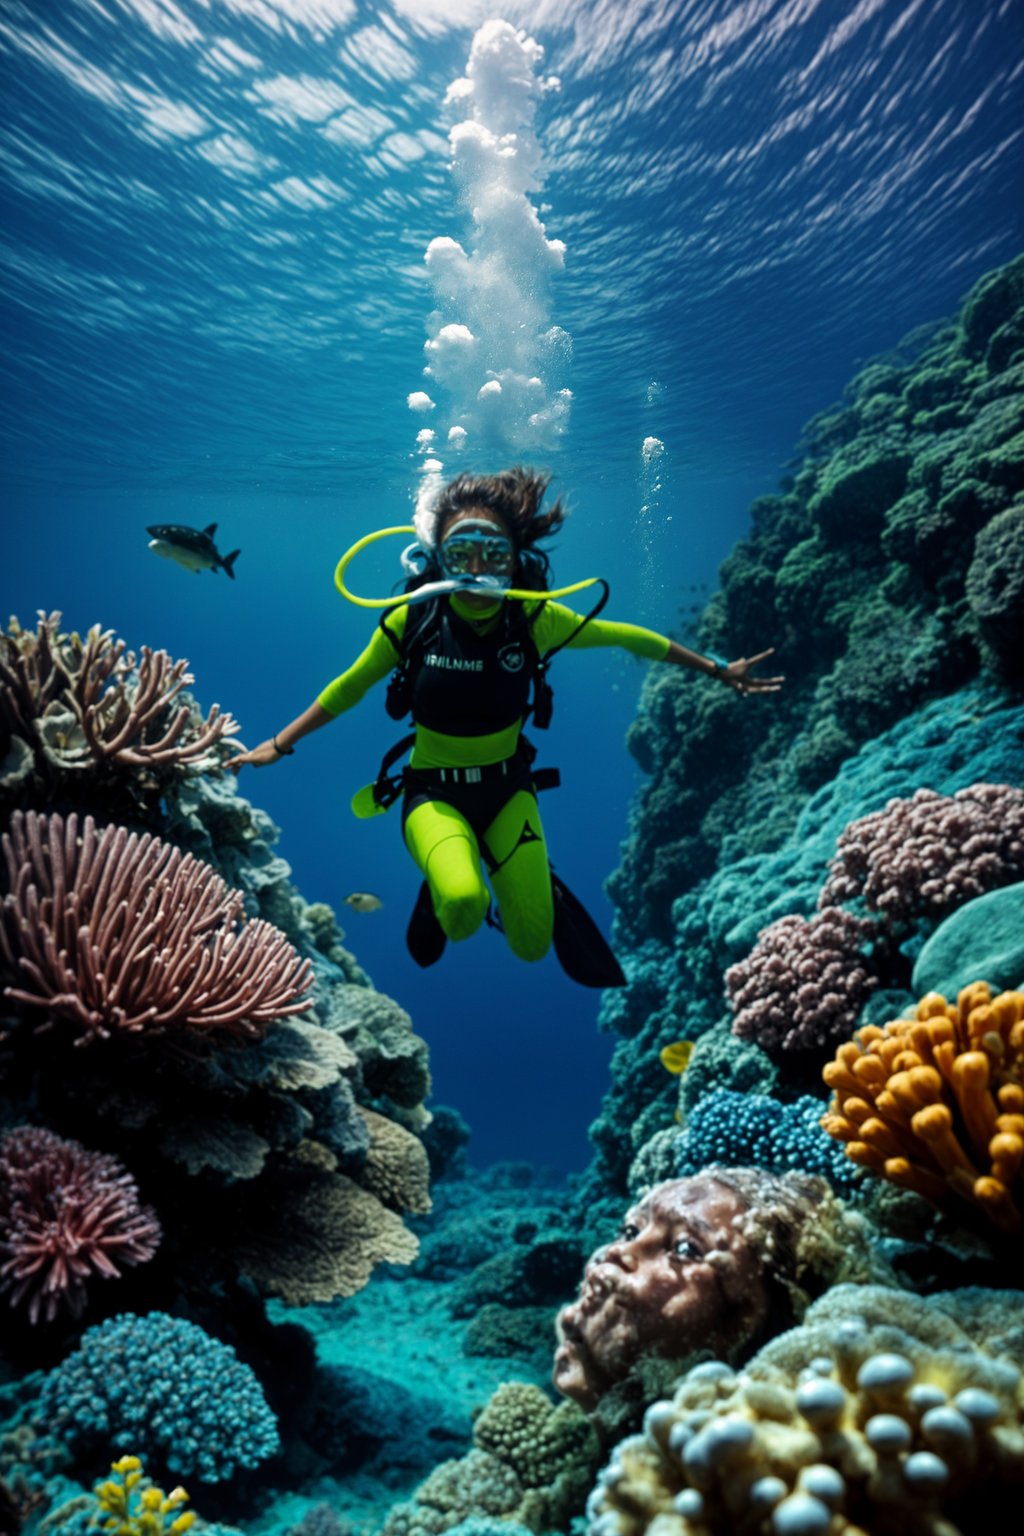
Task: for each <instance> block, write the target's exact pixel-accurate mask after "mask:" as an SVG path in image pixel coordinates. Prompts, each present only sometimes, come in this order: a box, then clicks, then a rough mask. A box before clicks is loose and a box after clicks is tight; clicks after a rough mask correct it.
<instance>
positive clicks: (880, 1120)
mask: <svg viewBox="0 0 1024 1536" xmlns="http://www.w3.org/2000/svg"><path fill="white" fill-rule="evenodd" d="M823 1075H824V1078H825V1082H826V1083H827V1084H828V1086H829V1087H830V1088H831V1089H832V1090H833V1093H834V1097H833V1100H832V1104H831V1107H830V1110H829V1113H828V1114H827V1115H826V1116H825V1118H824V1120H823V1121H822V1124H823V1125H824V1127H825V1129H826V1130H827V1131H828V1132H829V1134H830V1135H831V1136H834V1137H836V1138H837V1140H839V1141H842V1142H843V1143H845V1146H846V1155H847V1157H849V1158H851V1159H852V1160H853V1161H854V1162H855V1163H859V1164H860V1165H861V1166H862V1167H865V1168H870V1169H872V1170H873V1171H874V1172H875V1173H878V1174H881V1175H882V1176H883V1177H884V1178H887V1179H890V1180H891V1181H892V1182H893V1183H894V1184H899V1185H901V1186H902V1187H903V1188H906V1189H912V1190H915V1191H916V1192H917V1193H918V1194H921V1195H924V1197H925V1198H926V1199H928V1200H931V1201H932V1202H933V1204H935V1205H945V1206H948V1205H954V1206H955V1205H957V1204H958V1203H960V1204H962V1203H964V1202H966V1204H967V1205H968V1206H969V1207H971V1208H972V1209H974V1210H976V1211H981V1212H982V1213H983V1214H984V1216H985V1217H986V1218H987V1219H988V1221H989V1222H991V1223H992V1225H993V1226H994V1227H995V1228H996V1230H997V1231H999V1232H1003V1233H1014V1234H1016V1233H1019V1232H1020V1230H1021V1211H1022V1208H1024V1179H1022V1177H1021V1170H1022V1164H1024V992H1003V993H1001V994H1000V995H999V996H998V997H996V998H993V997H992V996H991V993H990V990H989V987H988V985H987V983H985V982H976V983H974V984H973V985H972V986H969V987H965V988H964V990H963V991H962V992H961V993H960V994H959V996H958V998H957V1001H956V1003H955V1004H953V1003H947V1001H946V999H945V998H944V997H942V996H941V995H940V994H939V993H936V992H933V993H930V994H929V995H928V996H927V997H925V998H922V1000H921V1002H920V1003H919V1004H918V1006H917V1011H916V1017H915V1018H913V1019H895V1020H893V1021H892V1022H891V1023H888V1024H886V1025H885V1026H884V1028H879V1027H878V1026H877V1025H873V1024H869V1025H867V1026H866V1027H865V1028H864V1029H861V1030H858V1031H857V1034H856V1036H855V1037H854V1039H853V1040H851V1041H848V1042H847V1043H846V1044H845V1045H842V1046H840V1048H839V1050H838V1051H837V1053H836V1058H835V1060H834V1061H832V1062H830V1063H829V1064H828V1066H827V1067H826V1068H825V1071H824V1074H823Z"/></svg>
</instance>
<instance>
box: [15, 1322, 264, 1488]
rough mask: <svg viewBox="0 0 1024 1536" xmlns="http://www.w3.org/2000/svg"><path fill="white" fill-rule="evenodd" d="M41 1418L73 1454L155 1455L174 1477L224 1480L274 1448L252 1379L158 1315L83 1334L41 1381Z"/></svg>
mask: <svg viewBox="0 0 1024 1536" xmlns="http://www.w3.org/2000/svg"><path fill="white" fill-rule="evenodd" d="M38 1417H39V1419H40V1421H41V1423H42V1424H43V1425H45V1426H46V1428H47V1429H48V1430H49V1431H50V1432H51V1433H54V1434H56V1435H59V1436H60V1437H61V1438H62V1439H63V1440H64V1441H65V1442H66V1443H67V1444H68V1445H69V1447H70V1448H71V1449H72V1450H76V1451H77V1450H81V1451H82V1452H83V1453H88V1451H89V1449H90V1448H93V1447H96V1446H98V1445H102V1446H103V1447H104V1449H105V1450H108V1449H109V1450H112V1451H115V1452H123V1453H126V1454H127V1453H129V1452H133V1451H134V1452H137V1453H139V1454H142V1455H146V1456H152V1457H154V1458H155V1459H157V1460H159V1462H160V1463H161V1464H162V1465H163V1466H165V1467H167V1469H168V1470H169V1471H171V1472H175V1473H179V1474H181V1475H182V1476H192V1477H196V1478H198V1479H199V1481H200V1482H204V1483H216V1482H221V1481H222V1480H224V1479H225V1478H229V1477H231V1475H232V1474H233V1473H234V1472H235V1470H236V1469H237V1468H238V1467H255V1466H258V1465H259V1463H260V1462H261V1461H264V1460H265V1459H266V1458H267V1457H268V1456H271V1455H273V1453H274V1452H275V1451H276V1450H277V1448H278V1435H277V1424H276V1421H275V1419H274V1415H273V1414H272V1413H271V1411H270V1409H269V1408H268V1407H267V1403H266V1399H265V1398H264V1396H263V1392H262V1389H261V1388H260V1384H259V1382H258V1381H257V1380H256V1377H255V1376H254V1375H253V1373H252V1371H251V1370H250V1369H249V1367H248V1366H247V1365H243V1364H242V1363H241V1362H240V1361H239V1360H238V1358H237V1356H236V1355H235V1352H234V1350H233V1349H230V1348H229V1347H228V1345H226V1344H222V1343H220V1342H219V1340H217V1339H213V1338H211V1337H210V1336H209V1335H208V1334H206V1333H204V1332H203V1330H202V1329H201V1328H198V1327H196V1325H195V1324H194V1323H189V1322H186V1321H184V1320H183V1319H182V1318H177V1317H168V1316H167V1315H166V1314H165V1313H163V1312H150V1313H148V1314H147V1315H145V1316H134V1315H132V1314H131V1313H122V1314H121V1315H120V1316H118V1317H112V1318H108V1319H107V1321H106V1322H105V1323H101V1324H100V1325H99V1326H98V1327H95V1328H88V1329H86V1331H85V1333H84V1334H83V1335H82V1338H81V1341H80V1343H79V1345H78V1348H77V1349H75V1350H74V1351H73V1352H72V1354H70V1355H68V1357H67V1359H66V1360H64V1361H63V1362H62V1363H61V1364H60V1365H59V1366H58V1367H57V1369H56V1370H54V1371H51V1372H50V1374H49V1375H48V1376H47V1377H46V1379H45V1380H44V1382H43V1387H42V1392H41V1394H40V1398H39V1408H38Z"/></svg>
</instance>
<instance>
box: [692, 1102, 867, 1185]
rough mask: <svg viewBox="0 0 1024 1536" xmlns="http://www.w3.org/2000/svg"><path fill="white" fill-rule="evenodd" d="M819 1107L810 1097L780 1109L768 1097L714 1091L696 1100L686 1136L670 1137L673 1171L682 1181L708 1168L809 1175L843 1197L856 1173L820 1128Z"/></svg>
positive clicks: (853, 1180) (782, 1106)
mask: <svg viewBox="0 0 1024 1536" xmlns="http://www.w3.org/2000/svg"><path fill="white" fill-rule="evenodd" d="M824 1108H825V1106H824V1105H823V1103H822V1101H821V1100H820V1099H816V1098H813V1097H812V1096H811V1095H810V1094H804V1095H803V1096H802V1097H801V1098H799V1099H796V1100H794V1101H793V1102H791V1103H786V1104H784V1103H782V1102H780V1100H778V1099H773V1098H771V1097H770V1096H769V1095H768V1094H763V1093H735V1092H733V1091H732V1090H731V1089H728V1088H716V1089H714V1090H713V1091H712V1092H711V1093H709V1094H707V1096H706V1097H705V1098H702V1099H699V1100H698V1101H697V1103H696V1104H695V1105H694V1107H693V1110H692V1112H691V1113H690V1115H689V1116H688V1118H687V1121H686V1129H685V1131H684V1132H683V1134H682V1135H681V1136H678V1137H673V1141H674V1147H673V1155H674V1162H675V1169H674V1172H675V1173H676V1174H677V1175H678V1177H680V1178H687V1177H690V1176H692V1175H693V1174H697V1173H700V1171H701V1169H703V1168H706V1167H707V1166H708V1164H710V1163H722V1164H724V1166H726V1167H728V1168H734V1167H747V1168H764V1169H766V1170H767V1171H768V1172H769V1173H785V1172H787V1171H792V1172H797V1173H813V1174H819V1175H820V1176H821V1177H822V1178H826V1179H828V1181H829V1183H830V1184H832V1185H833V1187H834V1188H836V1189H838V1190H840V1191H847V1192H848V1191H849V1190H850V1188H851V1187H852V1186H853V1185H854V1184H855V1182H856V1174H855V1173H854V1170H853V1169H852V1168H851V1166H850V1163H849V1161H848V1159H846V1158H845V1157H844V1156H843V1154H842V1152H841V1151H840V1150H839V1148H837V1147H836V1146H835V1144H834V1142H831V1141H830V1140H829V1138H828V1136H827V1135H826V1134H825V1132H824V1131H823V1129H822V1125H821V1118H822V1112H823V1110H824Z"/></svg>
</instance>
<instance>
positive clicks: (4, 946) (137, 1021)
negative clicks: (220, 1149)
mask: <svg viewBox="0 0 1024 1536" xmlns="http://www.w3.org/2000/svg"><path fill="white" fill-rule="evenodd" d="M3 850H4V855H5V858H6V861H7V872H8V877H9V880H10V891H9V893H8V895H7V896H5V897H4V900H3V904H2V906H0V965H3V966H5V968H6V969H8V970H9V971H10V972H11V973H13V974H14V975H18V976H20V978H21V980H22V985H21V986H18V987H7V988H6V989H5V995H6V996H7V997H10V998H14V999H15V1000H17V1001H19V1002H22V1003H26V1004H28V1005H29V1006H31V1007H36V1008H42V1009H45V1010H46V1011H47V1012H48V1014H49V1015H50V1017H49V1019H48V1020H47V1021H46V1022H44V1023H43V1024H42V1025H41V1026H40V1029H47V1028H49V1027H50V1024H51V1023H52V1022H53V1020H54V1018H66V1019H70V1020H72V1021H73V1022H74V1023H75V1024H77V1025H78V1027H79V1030H80V1035H79V1038H78V1040H77V1041H76V1044H78V1045H86V1044H89V1043H90V1042H91V1041H94V1040H100V1039H106V1038H108V1037H109V1036H110V1034H111V1033H112V1032H114V1031H119V1032H133V1033H137V1032H138V1031H141V1030H147V1031H149V1032H157V1031H160V1030H165V1029H167V1028H172V1029H190V1030H196V1031H200V1032H202V1033H204V1034H210V1033H220V1034H231V1035H236V1036H242V1037H243V1038H260V1037H261V1036H263V1035H264V1034H265V1033H266V1031H267V1028H268V1026H269V1025H270V1023H271V1022H272V1021H273V1020H274V1019H276V1018H280V1017H282V1016H283V1015H285V1014H292V1013H304V1012H305V1011H306V1009H307V1008H308V1007H309V1003H308V1001H307V1000H306V998H305V996H304V994H305V993H306V991H307V990H308V988H309V985H310V980H311V974H312V972H311V967H310V964H309V961H308V960H306V961H304V960H300V958H299V956H298V955H297V954H296V952H295V950H294V949H293V948H292V946H291V944H289V942H288V940H287V939H286V938H285V936H284V934H283V933H281V932H280V931H279V930H278V929H277V928H275V927H274V926H273V925H272V924H271V923H266V922H262V921H258V920H256V919H252V920H250V921H249V922H245V923H243V922H242V918H243V897H242V894H241V892H240V891H234V890H231V889H230V887H229V886H227V885H225V883H224V881H223V880H222V879H221V878H220V876H219V875H218V874H217V872H216V871H215V870H214V869H211V867H210V866H209V865H208V864H204V863H203V862H202V861H201V860H200V859H196V858H193V856H192V855H191V854H184V853H182V851H181V849H180V848H175V847H173V846H172V845H171V844H170V843H165V842H162V841H161V839H160V838H158V837H153V836H151V835H150V834H149V833H146V834H144V835H141V836H140V835H139V834H138V833H135V832H131V833H129V832H128V831H127V830H126V829H125V828H124V827H107V828H106V830H105V831H104V832H102V833H99V832H97V829H96V825H95V823H94V821H93V819H92V817H91V816H87V817H86V818H85V822H84V824H83V827H82V834H81V836H79V835H78V818H77V817H76V816H74V815H72V816H69V817H68V819H67V822H66V824H65V822H64V821H63V820H62V818H61V817H60V816H49V817H47V816H38V815H36V813H35V812H34V811H30V812H28V814H27V815H25V814H23V813H22V812H21V811H15V813H14V815H13V816H12V818H11V827H10V832H9V833H5V834H4V837H3Z"/></svg>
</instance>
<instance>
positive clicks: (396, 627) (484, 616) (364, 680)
mask: <svg viewBox="0 0 1024 1536" xmlns="http://www.w3.org/2000/svg"><path fill="white" fill-rule="evenodd" d="M449 601H450V603H451V605H452V607H453V609H454V610H455V612H456V613H457V614H458V616H459V617H460V618H461V619H465V620H466V621H467V622H468V623H470V624H472V625H473V627H474V629H476V630H477V631H478V632H479V633H480V634H487V633H488V632H489V630H490V629H493V628H494V626H495V625H496V623H497V620H498V613H499V611H500V605H499V604H495V607H494V609H493V611H490V612H487V611H485V612H483V613H481V612H480V611H479V610H472V609H470V608H468V607H467V606H466V604H465V603H462V602H460V600H459V596H458V593H454V594H453V595H452V596H451V598H450V599H449ZM523 606H524V608H525V609H526V611H527V614H528V615H529V614H530V613H532V612H534V611H535V609H536V605H534V604H529V603H525V604H524V605H523ZM408 612H409V609H408V607H407V606H403V607H401V608H399V609H397V610H396V612H395V613H393V614H390V615H389V616H388V620H387V623H388V627H389V628H390V629H392V630H393V631H394V633H395V634H396V635H397V636H398V638H399V639H401V638H402V636H403V634H404V633H405V623H406V618H407V616H408ZM580 624H583V628H582V629H580V630H579V632H578V633H577V634H575V635H573V631H574V630H575V629H577V626H579V625H580ZM570 635H572V639H571V640H569V642H568V646H567V647H566V648H567V649H568V650H593V649H596V648H598V647H601V646H611V645H618V646H621V647H622V648H623V650H626V651H629V652H630V653H631V654H632V655H634V656H640V657H643V658H644V659H646V660H648V661H663V660H664V659H665V657H666V655H667V654H668V649H669V645H670V644H671V642H670V641H669V640H668V639H667V638H666V637H665V636H664V635H659V634H656V633H655V631H654V630H653V629H642V628H641V627H640V626H639V625H637V624H622V623H617V622H615V621H613V620H611V619H591V620H590V621H589V622H588V623H586V624H584V623H583V615H582V614H579V613H574V612H573V611H572V609H571V608H566V607H563V605H562V604H561V603H552V602H547V603H545V604H544V605H543V608H542V610H541V613H540V616H539V617H538V619H537V621H536V623H535V625H534V628H533V637H534V641H535V643H536V646H537V649H538V651H539V652H540V654H541V655H542V656H543V655H544V654H545V652H547V651H549V650H551V649H552V647H554V646H556V645H561V644H562V643H563V641H565V640H567V639H568V637H569V636H570ZM397 662H398V657H397V656H396V653H395V648H394V646H393V644H392V642H391V640H390V639H389V638H388V636H387V634H386V633H385V631H384V630H383V629H382V628H381V627H380V626H379V625H378V627H377V628H376V629H375V630H374V632H373V637H372V638H371V640H370V643H369V645H368V646H367V647H366V649H365V650H364V651H363V652H362V654H361V655H360V656H358V657H357V658H356V660H355V661H354V662H353V663H352V665H351V666H350V667H348V668H347V669H346V670H345V671H344V672H342V674H341V675H340V677H336V678H335V679H334V681H333V682H331V683H328V685H327V687H326V688H325V689H324V690H323V692H322V693H321V694H320V696H319V698H318V699H317V703H318V704H319V705H320V707H321V708H322V709H324V710H326V711H327V713H328V714H329V715H335V716H337V715H341V714H344V713H345V711H346V710H349V709H352V708H353V706H354V705H356V704H358V703H359V702H360V700H361V699H362V698H363V697H364V695H365V694H366V693H367V692H368V691H369V689H370V688H372V687H373V686H374V684H375V683H379V682H380V681H381V680H382V679H383V678H385V677H387V676H388V675H389V673H391V672H393V671H394V669H395V666H396V665H397ZM521 729H522V724H521V722H520V721H518V720H517V721H516V722H515V723H514V724H513V725H510V726H508V727H506V729H505V730H502V731H494V732H491V733H490V734H489V735H485V736H450V735H446V734H443V733H441V732H440V731H431V730H428V729H427V727H426V726H423V725H417V726H416V744H415V746H414V747H413V751H412V757H411V758H410V765H411V766H412V767H413V768H464V767H468V766H482V765H484V764H486V763H498V762H501V760H502V759H503V758H506V757H511V756H512V755H513V753H514V752H515V749H516V743H517V742H518V740H519V734H520V731H521Z"/></svg>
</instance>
